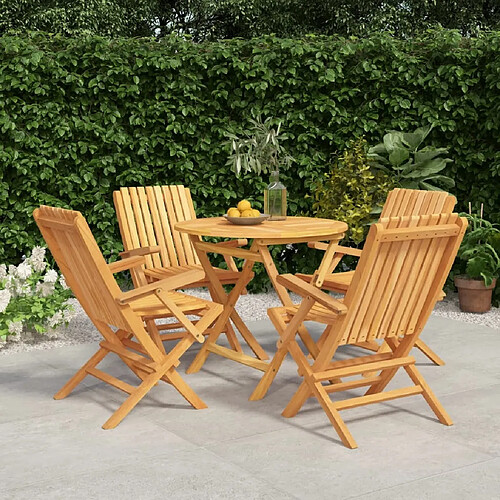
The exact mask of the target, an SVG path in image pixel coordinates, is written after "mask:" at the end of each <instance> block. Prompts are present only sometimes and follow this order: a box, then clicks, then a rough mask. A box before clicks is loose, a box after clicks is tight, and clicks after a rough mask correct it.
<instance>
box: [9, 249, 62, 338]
mask: <svg viewBox="0 0 500 500" xmlns="http://www.w3.org/2000/svg"><path fill="white" fill-rule="evenodd" d="M70 297H71V291H70V290H69V289H68V287H67V286H66V283H65V281H64V278H63V277H62V276H60V275H59V274H58V272H57V271H55V270H54V269H51V268H50V266H49V264H48V263H47V261H46V260H45V248H42V247H35V248H34V249H33V251H32V252H31V255H30V256H29V257H28V258H25V259H24V260H23V262H21V264H19V265H18V266H17V267H16V266H12V265H11V266H9V267H8V268H7V266H6V265H5V264H1V265H0V343H4V342H5V341H6V340H7V337H8V336H13V338H14V339H17V340H19V338H20V335H21V334H22V333H25V332H32V331H35V332H37V333H49V334H53V333H54V331H55V330H56V329H57V327H58V326H60V325H62V324H67V323H68V321H69V319H70V318H71V313H72V306H71V305H69V304H68V302H67V300H68V299H69V298H70Z"/></svg>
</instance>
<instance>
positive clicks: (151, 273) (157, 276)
mask: <svg viewBox="0 0 500 500" xmlns="http://www.w3.org/2000/svg"><path fill="white" fill-rule="evenodd" d="M197 269H202V270H203V267H202V266H201V265H199V264H192V265H186V266H171V267H155V268H154V269H145V270H144V274H145V275H146V276H147V277H148V278H152V281H154V280H163V279H165V278H171V277H173V276H176V275H178V274H182V273H185V272H186V271H193V270H197ZM214 271H215V273H216V274H217V277H218V278H219V279H220V282H221V283H222V284H223V285H233V284H234V283H236V282H237V281H238V279H239V278H240V277H241V273H240V272H239V271H231V270H229V269H220V268H219V267H214ZM208 284H210V280H209V279H207V278H206V277H205V278H203V279H202V280H198V281H195V282H193V283H190V284H188V285H186V286H184V287H183V288H198V287H202V286H207V285H208Z"/></svg>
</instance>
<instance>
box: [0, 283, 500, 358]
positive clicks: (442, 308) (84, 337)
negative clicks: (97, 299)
mask: <svg viewBox="0 0 500 500" xmlns="http://www.w3.org/2000/svg"><path fill="white" fill-rule="evenodd" d="M189 293H191V294H193V295H196V296H197V297H201V298H206V299H210V296H209V294H208V292H206V291H205V290H190V291H189ZM292 299H293V300H294V302H298V300H299V297H298V296H293V295H292ZM72 301H73V304H74V307H75V311H76V314H75V317H74V318H73V319H72V320H71V322H70V324H69V325H68V326H67V327H66V328H64V329H61V330H60V331H59V332H58V335H57V338H55V339H48V338H47V337H43V336H40V335H37V336H36V337H34V338H23V339H21V340H20V341H17V342H15V341H9V342H7V343H6V344H5V345H4V346H3V347H2V348H0V355H2V354H3V355H6V354H13V353H16V352H22V351H31V350H37V349H53V348H55V347H62V346H66V345H73V344H85V343H93V342H96V341H99V340H101V339H102V337H101V335H100V334H99V333H98V332H97V330H96V329H95V327H94V325H93V324H92V322H91V321H90V320H89V318H88V317H87V315H86V314H85V312H84V311H83V309H82V308H81V307H80V305H79V304H78V302H77V301H76V300H75V299H72ZM280 305H281V303H280V301H279V299H278V297H277V295H276V293H274V292H270V293H258V294H252V295H250V294H249V295H242V296H241V297H240V299H239V301H238V304H237V306H236V309H237V311H238V312H239V314H240V315H241V317H242V319H243V320H244V321H257V320H260V319H267V312H266V311H267V309H268V308H269V307H275V306H280ZM433 314H434V315H436V316H443V317H447V318H450V319H454V320H458V321H464V322H467V323H475V324H479V325H485V326H489V327H490V328H497V329H500V308H492V309H491V311H490V312H487V313H485V314H472V313H464V312H461V311H460V309H459V308H458V298H457V297H456V296H455V295H451V296H448V297H447V298H446V300H444V301H443V302H438V304H437V305H436V308H435V310H434V312H433Z"/></svg>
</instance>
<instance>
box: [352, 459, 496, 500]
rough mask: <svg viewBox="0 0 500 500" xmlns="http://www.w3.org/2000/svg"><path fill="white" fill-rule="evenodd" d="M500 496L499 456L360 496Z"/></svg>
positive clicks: (426, 499)
mask: <svg viewBox="0 0 500 500" xmlns="http://www.w3.org/2000/svg"><path fill="white" fill-rule="evenodd" d="M499 497H500V459H498V458H495V459H492V460H487V461H485V462H480V463H477V464H474V465H469V466H466V467H460V468H459V469H455V470H453V471H450V472H445V473H443V474H439V475H437V476H431V477H427V478H425V479H419V480H417V481H412V482H410V483H406V484H401V485H398V486H394V487H393V488H389V489H384V490H380V491H375V492H373V493H368V494H366V495H362V496H359V497H356V498H359V499H360V500H399V499H400V498H404V499H405V500H456V499H461V500H478V499H492V500H493V499H496V498H499Z"/></svg>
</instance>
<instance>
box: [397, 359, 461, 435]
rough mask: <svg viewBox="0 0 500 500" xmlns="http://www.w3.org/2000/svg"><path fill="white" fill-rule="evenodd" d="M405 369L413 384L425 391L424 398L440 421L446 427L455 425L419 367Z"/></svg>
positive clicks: (412, 366)
mask: <svg viewBox="0 0 500 500" xmlns="http://www.w3.org/2000/svg"><path fill="white" fill-rule="evenodd" d="M404 369H405V370H406V373H408V375H409V377H410V378H411V380H412V381H413V383H414V384H415V385H420V387H422V389H423V390H424V392H423V393H422V396H423V397H424V399H425V400H426V401H427V404H428V405H429V406H430V407H431V409H432V411H433V412H434V413H435V415H436V417H437V418H438V419H439V421H440V422H441V423H442V424H444V425H453V421H452V420H451V417H450V416H449V415H448V413H447V412H446V410H445V409H444V407H443V405H442V404H441V402H440V401H439V399H438V398H437V397H436V395H435V394H434V393H433V392H432V390H431V388H430V387H429V385H428V384H427V382H426V381H425V379H424V377H423V376H422V374H421V373H420V372H419V371H418V369H417V367H416V366H415V365H408V366H405V367H404Z"/></svg>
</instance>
